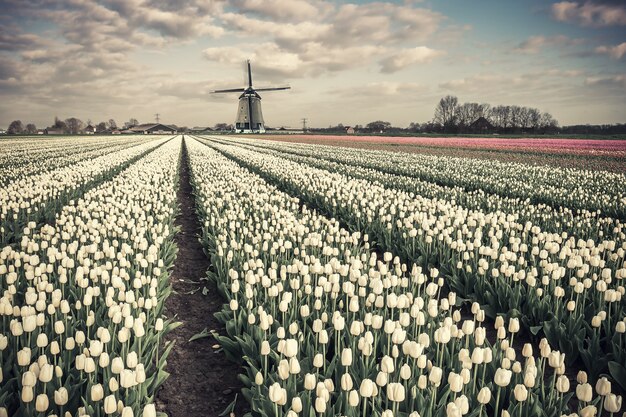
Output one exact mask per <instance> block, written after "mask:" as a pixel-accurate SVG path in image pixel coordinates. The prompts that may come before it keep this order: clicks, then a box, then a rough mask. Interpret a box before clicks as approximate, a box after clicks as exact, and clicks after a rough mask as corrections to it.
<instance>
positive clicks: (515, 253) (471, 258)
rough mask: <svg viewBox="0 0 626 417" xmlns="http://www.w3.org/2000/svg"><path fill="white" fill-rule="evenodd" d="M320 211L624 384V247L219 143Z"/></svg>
mask: <svg viewBox="0 0 626 417" xmlns="http://www.w3.org/2000/svg"><path fill="white" fill-rule="evenodd" d="M211 146H214V147H216V148H217V149H220V150H221V151H222V152H224V153H226V154H227V155H229V156H230V157H232V158H235V159H236V160H237V161H239V162H241V163H243V164H245V165H246V166H248V167H251V168H253V169H255V170H257V172H258V173H259V174H261V175H263V176H264V177H265V178H267V179H269V180H271V181H273V182H276V183H277V184H279V186H280V187H281V188H282V189H284V190H286V191H287V192H289V193H290V194H292V195H294V196H298V197H299V198H302V199H303V201H304V202H306V203H307V204H309V205H311V206H312V207H313V208H316V209H319V210H321V211H322V212H324V213H327V214H328V215H329V216H332V217H335V218H337V219H339V220H340V221H342V222H343V224H346V225H347V226H348V227H349V228H350V230H353V231H358V232H362V233H365V234H368V235H369V236H370V237H371V238H372V240H373V241H374V242H375V243H376V245H377V247H378V248H379V250H385V251H390V252H393V253H395V254H397V255H399V256H400V257H401V259H403V260H405V261H410V262H416V263H417V264H418V265H419V266H421V267H423V268H428V267H430V266H436V267H437V268H439V269H440V270H441V272H442V275H443V276H445V278H446V285H447V287H448V288H451V289H453V290H454V291H456V292H457V293H458V294H459V295H460V296H461V297H464V298H466V299H470V300H473V301H478V302H480V303H481V304H483V305H484V308H485V310H486V312H487V314H488V316H490V317H492V318H493V317H495V316H496V315H497V314H506V315H507V316H520V318H521V320H522V324H523V325H524V328H525V330H527V331H531V332H533V333H534V334H539V333H540V332H541V333H543V335H544V336H545V337H547V338H548V340H549V341H550V343H551V344H553V345H554V346H558V347H559V349H560V350H561V351H564V352H565V353H567V355H568V358H569V360H570V361H572V362H573V361H575V360H576V359H577V358H578V357H579V356H580V357H581V358H582V360H583V362H584V365H585V366H586V368H587V370H588V371H589V372H590V373H591V377H592V379H593V380H595V379H596V378H597V377H598V376H599V375H600V374H601V373H602V372H609V371H611V372H612V374H613V376H614V377H615V378H616V379H618V381H619V382H620V383H621V384H626V381H624V378H623V377H620V375H623V372H622V370H626V369H624V368H623V367H622V365H621V364H624V363H626V354H625V353H624V351H623V346H625V345H626V334H625V333H624V325H625V324H626V300H625V298H624V292H625V288H624V278H626V268H625V266H626V265H625V264H624V254H625V249H626V247H625V245H626V244H624V243H622V245H621V246H619V247H618V246H617V245H616V244H615V242H612V241H602V242H599V243H597V244H596V243H595V242H593V241H591V240H588V241H583V240H580V239H579V240H577V239H575V238H571V237H569V236H568V235H567V234H566V233H546V232H543V231H542V230H541V229H540V228H539V227H537V226H534V225H532V224H529V223H525V224H520V223H517V222H515V221H514V220H513V219H512V218H510V217H507V216H504V215H500V214H498V213H483V212H480V211H468V210H466V209H464V208H462V207H459V206H457V205H455V204H453V203H451V202H446V201H440V200H431V199H427V198H423V197H421V196H419V195H414V194H411V193H406V192H404V191H400V190H397V189H394V188H385V187H383V186H381V185H380V184H378V183H375V182H370V181H366V180H362V179H355V178H350V177H347V176H345V175H343V174H341V173H338V172H329V171H326V170H321V169H317V168H314V167H310V166H306V165H303V164H299V163H296V162H292V161H289V160H285V159H282V158H278V157H274V156H271V155H268V154H263V153H258V152H254V151H251V150H249V149H243V148H241V147H236V146H228V145H221V144H218V143H217V142H215V141H214V142H212V143H211Z"/></svg>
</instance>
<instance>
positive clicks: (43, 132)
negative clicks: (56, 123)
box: [37, 129, 46, 135]
mask: <svg viewBox="0 0 626 417" xmlns="http://www.w3.org/2000/svg"><path fill="white" fill-rule="evenodd" d="M45 133H46V131H45V129H37V134H38V135H44V134H45Z"/></svg>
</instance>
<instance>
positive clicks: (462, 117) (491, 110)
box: [310, 95, 626, 135]
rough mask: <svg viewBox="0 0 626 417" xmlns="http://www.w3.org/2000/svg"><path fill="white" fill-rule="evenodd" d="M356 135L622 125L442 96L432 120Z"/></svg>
mask: <svg viewBox="0 0 626 417" xmlns="http://www.w3.org/2000/svg"><path fill="white" fill-rule="evenodd" d="M347 128H348V126H344V125H343V124H342V123H339V124H338V125H336V126H328V128H317V129H310V131H312V132H319V133H346V130H347ZM353 128H354V130H355V131H356V132H357V133H369V134H372V133H379V134H381V133H382V134H400V135H406V134H414V133H450V134H531V135H532V134H579V135H589V134H596V135H615V134H626V124H621V123H618V124H612V125H574V126H563V127H560V126H559V122H558V121H557V120H556V119H555V118H554V117H553V116H552V115H551V114H550V113H548V112H542V111H540V110H539V109H537V108H534V107H525V106H516V105H496V106H492V105H490V104H488V103H459V99H458V98H457V97H455V96H451V95H448V96H445V97H443V98H441V100H439V102H438V103H437V105H436V107H435V111H434V116H433V119H432V120H430V121H427V122H424V123H419V122H412V123H410V124H409V126H408V127H406V128H403V127H397V126H392V125H391V123H389V122H385V121H382V120H376V121H373V122H370V123H367V124H366V125H356V126H353Z"/></svg>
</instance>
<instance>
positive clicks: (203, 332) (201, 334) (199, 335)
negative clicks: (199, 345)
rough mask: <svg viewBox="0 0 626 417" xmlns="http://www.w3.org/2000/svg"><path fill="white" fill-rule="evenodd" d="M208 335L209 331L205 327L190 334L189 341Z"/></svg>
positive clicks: (209, 334)
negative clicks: (198, 331)
mask: <svg viewBox="0 0 626 417" xmlns="http://www.w3.org/2000/svg"><path fill="white" fill-rule="evenodd" d="M209 336H211V333H210V332H209V331H208V330H207V328H206V327H205V328H204V330H202V331H201V332H200V333H196V334H194V335H193V336H191V338H190V339H189V341H190V342H193V341H194V340H198V339H203V338H205V337H209Z"/></svg>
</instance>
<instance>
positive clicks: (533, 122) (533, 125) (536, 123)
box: [528, 108, 541, 130]
mask: <svg viewBox="0 0 626 417" xmlns="http://www.w3.org/2000/svg"><path fill="white" fill-rule="evenodd" d="M528 126H529V128H530V129H532V130H538V129H539V127H540V126H541V112H540V111H539V109H536V108H531V109H528Z"/></svg>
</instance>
